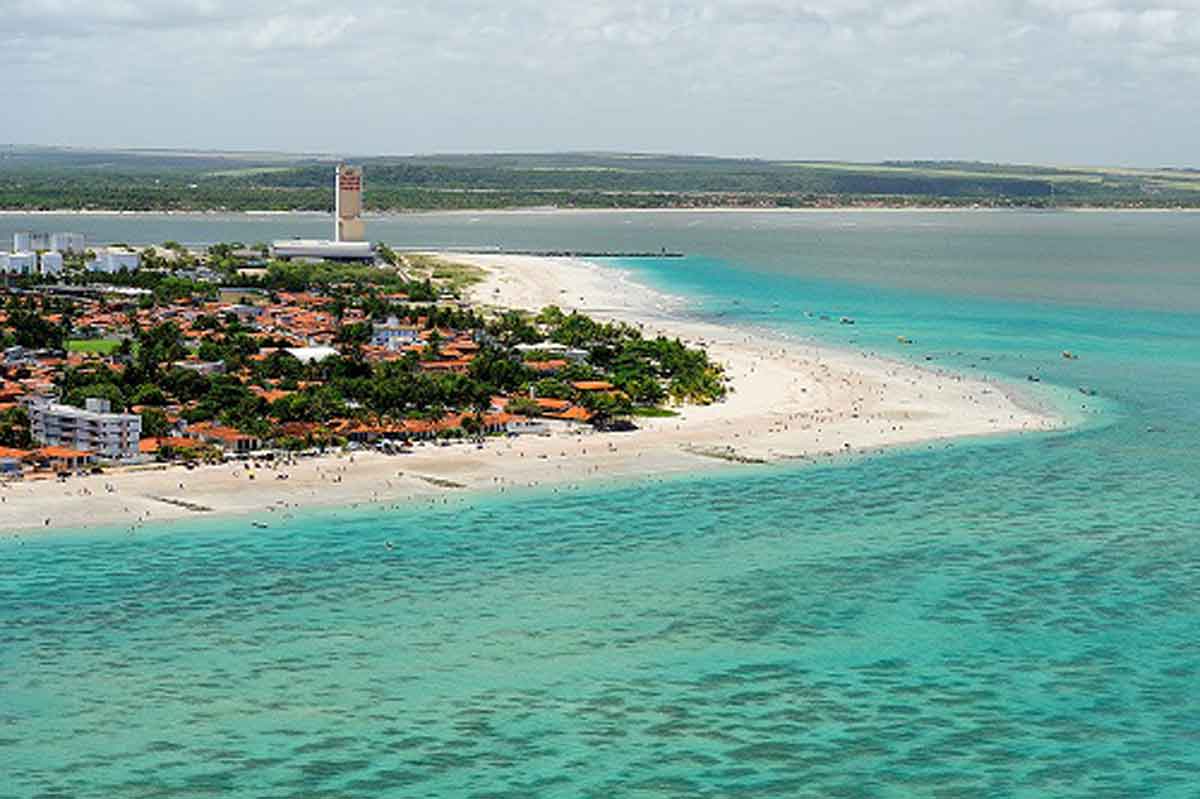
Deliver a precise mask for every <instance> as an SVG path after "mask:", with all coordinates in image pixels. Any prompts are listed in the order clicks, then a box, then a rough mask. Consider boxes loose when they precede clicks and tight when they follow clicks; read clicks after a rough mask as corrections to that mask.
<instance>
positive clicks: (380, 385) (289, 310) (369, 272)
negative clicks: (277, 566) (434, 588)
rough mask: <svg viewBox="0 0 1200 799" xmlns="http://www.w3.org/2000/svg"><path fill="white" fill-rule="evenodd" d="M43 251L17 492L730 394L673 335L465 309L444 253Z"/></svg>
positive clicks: (497, 429)
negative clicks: (90, 477)
mask: <svg viewBox="0 0 1200 799" xmlns="http://www.w3.org/2000/svg"><path fill="white" fill-rule="evenodd" d="M30 238H31V237H30V236H23V237H22V240H21V241H17V242H14V244H15V245H16V246H15V247H14V252H13V253H12V254H9V256H8V259H7V264H6V267H7V268H6V269H5V277H6V282H7V285H6V287H5V295H6V296H5V298H4V305H3V307H4V312H3V314H2V315H0V324H2V325H3V329H4V343H5V345H6V347H5V349H4V353H3V365H2V369H3V376H4V381H3V386H2V389H0V402H2V405H0V414H2V416H0V418H2V419H3V422H2V424H0V444H2V445H3V449H0V472H3V474H4V475H5V476H7V477H9V478H10V479H11V478H21V477H23V478H26V479H39V478H48V477H57V478H60V479H65V477H66V476H67V475H70V474H73V473H77V472H80V471H91V470H93V469H100V468H114V467H121V468H128V467H136V466H139V465H145V464H150V463H162V462H179V463H184V464H195V463H197V462H209V463H213V462H219V461H221V460H224V459H230V458H247V457H270V456H272V455H274V454H277V453H282V452H288V453H311V454H316V453H319V452H323V451H326V450H327V449H330V448H352V449H357V448H366V447H370V448H375V449H379V450H384V451H389V452H390V451H403V450H404V449H407V448H411V447H413V446H414V445H418V444H419V443H421V442H427V441H443V442H444V441H448V440H464V439H478V438H479V437H481V436H489V435H522V434H546V433H549V432H550V431H552V430H555V429H569V428H571V427H574V426H586V427H588V428H597V427H598V428H602V429H604V428H614V427H628V426H632V425H633V424H634V423H635V421H634V420H636V418H637V417H638V416H639V415H659V414H669V413H670V411H669V410H667V409H665V408H664V407H663V405H664V404H665V403H670V402H675V403H681V402H712V401H715V400H717V399H719V398H720V397H721V396H722V394H723V392H724V385H723V381H722V377H721V374H720V370H719V368H718V367H716V366H715V365H714V364H712V363H710V362H709V360H708V358H707V357H706V356H705V354H704V353H703V352H702V351H700V350H697V349H689V348H688V347H686V346H684V345H683V344H681V343H680V342H679V341H677V340H668V339H665V338H659V339H646V338H643V337H642V336H641V334H640V333H639V332H638V330H637V329H636V328H634V327H632V326H628V325H616V324H603V323H598V322H596V321H594V320H592V319H590V318H588V317H586V316H583V315H581V314H577V313H572V314H567V313H564V312H563V311H560V310H559V309H557V308H555V307H548V308H546V309H544V310H543V311H541V312H540V313H537V314H528V313H522V312H518V311H511V310H500V309H486V308H480V307H476V306H474V305H472V304H471V303H469V302H467V301H465V300H464V299H462V297H461V288H462V286H463V285H464V283H469V282H470V281H471V280H473V279H476V276H475V274H474V272H473V270H472V269H471V268H470V267H467V266H462V265H456V264H454V263H451V262H447V261H444V260H442V259H439V258H436V257H431V256H425V255H415V254H414V255H404V256H401V255H397V254H395V253H392V252H391V251H390V250H388V248H386V247H380V248H379V249H380V250H382V256H381V260H380V261H379V262H376V261H375V259H374V257H372V259H371V260H370V261H369V262H362V261H359V260H357V259H356V260H354V261H349V262H348V261H345V260H325V259H321V260H315V259H312V258H307V259H297V258H290V259H288V260H285V259H283V258H281V257H279V256H278V255H277V254H275V253H273V252H272V249H273V248H271V247H265V246H260V247H257V248H255V247H246V246H245V245H243V244H230V245H216V246H210V247H205V248H202V249H195V248H185V247H183V246H181V245H178V244H175V243H173V242H168V243H167V244H165V245H163V246H152V247H145V248H142V249H131V248H102V249H100V250H96V249H86V248H83V247H81V246H78V245H77V246H74V247H70V248H67V249H66V250H65V252H63V251H60V250H43V251H41V252H36V258H30V257H29V256H28V255H26V252H28V251H27V250H22V249H19V248H21V247H29V246H30V244H31V242H30ZM33 238H34V241H33V242H32V243H33V244H35V245H36V244H37V243H38V242H37V238H39V237H36V235H35V236H34V237H33ZM40 238H41V239H42V241H43V242H46V243H48V242H49V241H50V239H52V238H53V239H55V240H56V242H57V241H70V240H71V239H72V238H73V237H70V236H41V237H40ZM74 241H75V242H76V243H77V242H78V238H74ZM39 249H40V248H39ZM332 258H334V259H336V258H337V254H336V253H334V255H333V256H332ZM33 263H39V264H49V267H42V268H39V269H38V270H37V271H34V270H33V269H32V268H31V267H29V266H28V265H30V264H33ZM114 263H117V264H120V266H119V268H117V269H115V270H114V269H111V268H110V265H111V264H114Z"/></svg>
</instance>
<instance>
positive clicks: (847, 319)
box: [838, 316, 854, 325]
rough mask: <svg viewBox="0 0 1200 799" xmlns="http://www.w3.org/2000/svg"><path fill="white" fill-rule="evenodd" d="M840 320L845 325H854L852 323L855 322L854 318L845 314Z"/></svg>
mask: <svg viewBox="0 0 1200 799" xmlns="http://www.w3.org/2000/svg"><path fill="white" fill-rule="evenodd" d="M838 321H839V322H841V323H842V324H843V325H852V324H854V320H853V319H851V318H850V317H849V316H843V317H842V318H841V319H839V320H838Z"/></svg>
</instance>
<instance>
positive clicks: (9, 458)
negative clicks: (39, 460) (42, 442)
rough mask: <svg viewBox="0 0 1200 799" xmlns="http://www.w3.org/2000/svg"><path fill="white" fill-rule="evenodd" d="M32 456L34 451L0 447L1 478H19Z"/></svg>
mask: <svg viewBox="0 0 1200 799" xmlns="http://www.w3.org/2000/svg"><path fill="white" fill-rule="evenodd" d="M32 456H33V450H29V449H14V448H13V447H0V476H4V477H19V476H20V475H21V473H22V472H24V470H25V462H26V461H28V460H29V459H30V458H31V457H32Z"/></svg>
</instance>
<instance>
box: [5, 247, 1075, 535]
mask: <svg viewBox="0 0 1200 799" xmlns="http://www.w3.org/2000/svg"><path fill="white" fill-rule="evenodd" d="M448 257H452V258H453V259H454V260H457V261H460V262H470V263H473V264H476V265H478V266H480V267H482V268H484V269H485V270H486V271H487V278H486V279H485V280H484V281H483V282H482V283H480V284H478V285H477V286H476V287H475V288H474V290H473V294H474V296H473V299H474V300H475V301H476V302H479V303H481V304H488V305H495V306H503V307H511V308H530V309H537V308H541V307H544V306H546V305H550V304H555V305H558V306H559V307H561V308H563V309H564V310H571V309H578V310H581V311H585V312H587V313H589V314H590V315H592V316H594V317H596V318H602V319H613V320H620V321H625V322H629V323H631V324H638V325H641V326H642V327H643V330H644V332H645V333H646V334H647V335H656V334H658V333H662V334H664V335H668V336H673V337H676V336H677V337H679V338H681V339H683V340H685V341H689V342H692V343H697V344H699V343H703V344H704V346H706V347H707V348H708V350H709V352H710V354H711V356H712V357H713V359H714V360H716V361H717V362H719V363H721V364H722V365H723V366H724V368H725V370H726V374H727V376H728V378H729V380H730V386H731V388H732V391H731V393H730V395H729V397H728V398H727V399H726V400H724V401H722V402H720V403H717V404H715V405H712V406H707V407H687V408H683V409H680V413H679V415H678V416H676V417H672V418H662V419H640V420H638V422H639V427H640V429H639V430H637V431H635V432H629V433H595V432H592V431H591V430H590V428H589V429H581V430H578V431H572V432H566V431H563V432H557V433H554V434H552V435H549V436H522V437H520V438H505V439H490V440H488V441H487V443H486V444H484V445H483V446H476V445H474V444H466V443H463V444H454V445H450V446H445V447H441V446H436V445H433V444H429V445H425V446H419V447H417V448H416V449H415V451H414V452H413V453H411V454H408V455H391V456H389V455H382V454H377V453H374V452H358V453H354V454H346V453H339V454H336V455H328V456H325V457H322V458H307V459H301V460H299V461H298V462H296V463H294V464H288V465H278V466H276V467H273V468H265V467H260V468H251V469H247V468H246V466H245V465H244V464H240V463H239V464H225V465H221V466H207V467H197V468H196V469H195V470H192V471H188V470H185V469H184V468H182V467H170V468H161V467H136V468H135V467H130V468H120V469H110V470H108V471H107V472H106V473H105V474H103V475H96V476H92V477H86V478H74V479H71V480H69V481H68V482H66V483H59V482H56V481H53V480H45V481H32V480H27V481H25V482H17V483H10V484H3V487H0V530H3V531H5V532H7V533H13V534H16V533H31V532H35V531H50V530H84V529H95V528H129V529H136V528H137V527H138V526H139V525H143V524H147V523H152V524H156V525H157V524H161V523H163V522H166V521H170V520H176V519H182V518H189V519H194V518H197V517H201V516H204V517H207V516H211V515H214V514H230V515H238V516H244V517H246V518H247V524H249V523H250V521H257V522H260V523H266V524H270V523H271V522H272V520H273V519H276V518H277V517H278V516H279V515H280V514H282V513H287V512H291V511H293V510H295V509H296V508H309V507H331V506H352V505H356V504H362V503H379V504H384V505H386V504H393V503H400V502H443V501H451V499H452V498H458V497H461V496H463V495H464V492H496V491H506V492H507V491H513V490H520V489H524V488H529V487H533V486H556V487H563V488H566V487H574V486H578V485H581V484H585V483H592V482H594V481H596V480H604V479H607V480H624V479H630V478H638V477H643V476H664V475H680V474H689V473H699V472H702V471H706V470H714V469H732V468H745V466H744V464H748V463H751V464H759V463H762V464H768V465H769V464H780V463H789V462H795V461H805V460H807V461H820V460H826V459H832V458H838V457H846V456H848V455H850V456H853V455H861V454H863V453H872V452H877V451H880V450H882V449H884V448H888V447H896V446H905V445H914V444H918V443H921V442H933V441H941V440H946V439H953V438H960V437H968V436H969V437H975V436H986V435H998V434H1005V433H1033V432H1037V431H1045V430H1051V429H1056V428H1059V427H1062V426H1063V425H1064V422H1063V420H1061V419H1058V418H1056V417H1053V416H1050V415H1047V414H1045V413H1042V412H1039V411H1037V410H1035V409H1033V408H1031V407H1024V406H1023V404H1022V403H1021V402H1019V401H1018V399H1017V398H1015V397H1014V396H1012V395H1011V394H1010V392H1008V391H1006V389H1005V388H1004V387H1003V386H1001V385H1000V384H999V383H993V382H990V381H985V380H980V379H975V378H968V377H964V376H962V375H958V374H954V373H948V372H942V371H938V370H933V369H926V368H921V367H917V366H912V365H908V364H902V363H898V362H893V361H890V360H887V359H883V358H878V357H875V356H870V355H866V354H864V353H855V352H846V351H840V350H837V349H834V348H829V347H825V346H819V345H815V344H809V343H798V342H794V341H789V340H786V339H782V338H775V337H772V336H768V335H763V334H759V333H753V332H749V331H743V330H738V329H734V328H730V327H723V326H718V325H713V324H707V323H703V322H697V321H692V320H688V319H686V318H685V317H684V316H683V315H682V314H681V313H680V311H681V310H682V308H683V307H684V303H683V300H681V299H680V298H673V297H668V296H665V295H663V294H660V293H657V292H654V291H652V290H650V289H648V288H646V287H644V286H639V285H637V284H635V283H633V282H632V281H631V279H630V278H629V277H628V275H626V274H625V273H623V272H621V271H619V270H615V269H612V268H610V267H601V266H597V265H593V264H588V263H585V262H581V261H576V260H571V259H557V258H536V257H527V256H511V255H491V254H489V255H470V256H467V255H463V254H461V253H455V254H453V255H452V256H448ZM282 474H286V475H287V479H286V480H283V479H279V477H280V475H282Z"/></svg>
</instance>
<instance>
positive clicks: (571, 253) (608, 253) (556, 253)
mask: <svg viewBox="0 0 1200 799" xmlns="http://www.w3.org/2000/svg"><path fill="white" fill-rule="evenodd" d="M392 250H393V251H395V252H413V253H421V252H430V251H432V250H437V251H438V252H449V253H460V254H462V255H472V254H481V255H528V256H532V257H537V258H683V257H685V256H684V253H682V252H680V251H678V250H668V249H667V248H666V247H663V248H662V249H659V250H631V251H621V250H510V249H507V248H505V247H403V248H401V247H393V248H392Z"/></svg>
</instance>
